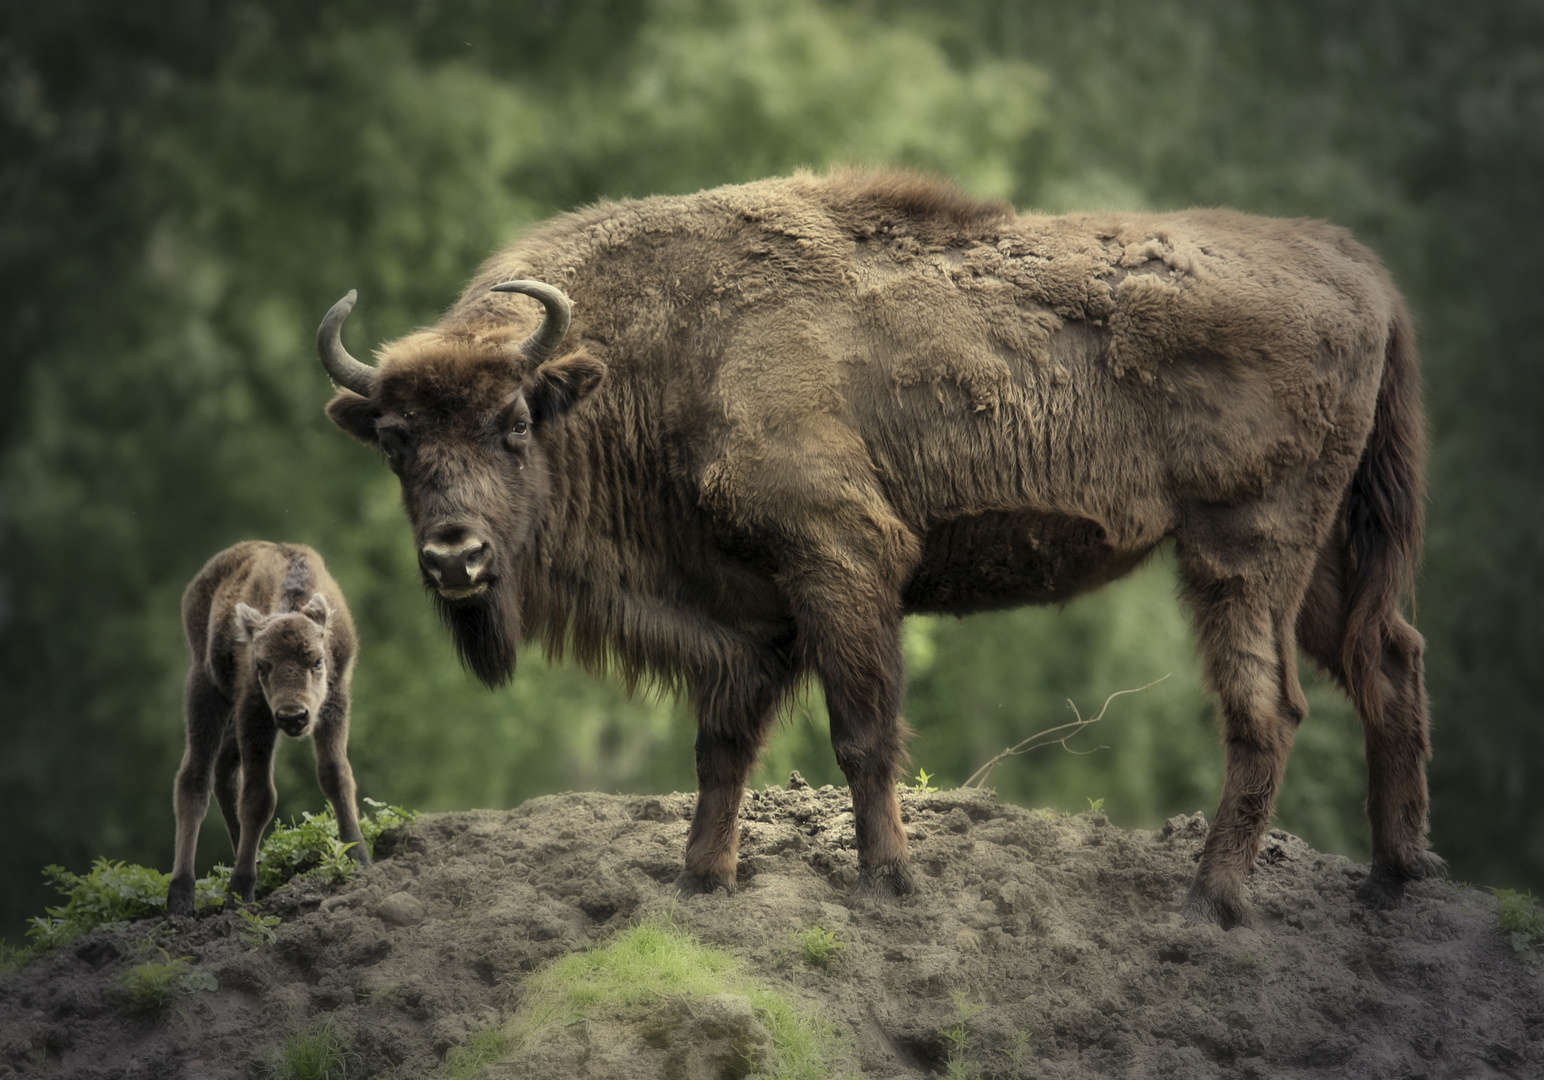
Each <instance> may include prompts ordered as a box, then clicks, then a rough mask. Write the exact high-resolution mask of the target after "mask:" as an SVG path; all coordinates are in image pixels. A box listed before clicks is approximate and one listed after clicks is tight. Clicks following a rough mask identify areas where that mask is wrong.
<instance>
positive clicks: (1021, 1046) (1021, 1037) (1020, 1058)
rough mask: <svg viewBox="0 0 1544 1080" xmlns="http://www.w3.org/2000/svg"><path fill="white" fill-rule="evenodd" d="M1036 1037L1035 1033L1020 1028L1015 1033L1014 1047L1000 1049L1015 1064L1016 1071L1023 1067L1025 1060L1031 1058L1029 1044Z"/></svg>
mask: <svg viewBox="0 0 1544 1080" xmlns="http://www.w3.org/2000/svg"><path fill="white" fill-rule="evenodd" d="M1034 1037H1035V1036H1034V1033H1033V1032H1029V1031H1025V1030H1024V1029H1023V1028H1018V1029H1016V1030H1015V1031H1014V1032H1013V1045H1012V1046H1004V1047H1001V1048H1000V1049H1001V1051H1002V1053H1003V1054H1005V1055H1007V1058H1008V1060H1009V1061H1011V1062H1013V1065H1014V1069H1015V1071H1016V1070H1018V1069H1019V1068H1022V1067H1023V1065H1024V1060H1025V1058H1027V1057H1028V1056H1029V1044H1030V1042H1031V1041H1032V1040H1033V1039H1034Z"/></svg>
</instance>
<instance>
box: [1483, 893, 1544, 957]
mask: <svg viewBox="0 0 1544 1080" xmlns="http://www.w3.org/2000/svg"><path fill="white" fill-rule="evenodd" d="M1491 892H1493V893H1495V894H1496V921H1497V922H1498V924H1499V925H1500V927H1501V932H1502V933H1503V934H1505V935H1506V936H1507V939H1508V940H1509V941H1510V942H1511V943H1512V948H1513V949H1514V950H1516V951H1517V952H1519V953H1534V952H1536V951H1537V950H1538V948H1539V946H1540V945H1544V908H1540V907H1539V902H1538V901H1537V900H1535V899H1534V898H1533V893H1531V892H1518V891H1517V890H1516V889H1492V890H1491Z"/></svg>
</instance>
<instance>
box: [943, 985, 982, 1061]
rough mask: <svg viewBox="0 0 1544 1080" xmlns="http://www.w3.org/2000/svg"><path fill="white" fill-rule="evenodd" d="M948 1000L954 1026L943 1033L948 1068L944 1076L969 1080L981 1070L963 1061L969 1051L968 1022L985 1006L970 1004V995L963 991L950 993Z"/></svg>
mask: <svg viewBox="0 0 1544 1080" xmlns="http://www.w3.org/2000/svg"><path fill="white" fill-rule="evenodd" d="M949 1000H951V1001H952V1002H954V1026H953V1027H951V1028H945V1029H944V1033H943V1035H944V1041H945V1042H947V1043H948V1044H949V1068H948V1071H946V1072H945V1073H944V1075H945V1076H946V1077H947V1078H948V1080H971V1078H973V1077H975V1076H978V1075H980V1072H981V1070H980V1069H978V1068H976V1067H975V1066H972V1065H970V1064H968V1063H967V1062H966V1060H965V1054H966V1052H967V1051H968V1050H969V1049H970V1022H971V1020H972V1019H974V1017H975V1015H976V1014H977V1013H979V1012H980V1011H981V1010H982V1009H984V1008H985V1007H986V1006H984V1005H976V1004H974V1003H972V1002H971V1000H970V995H969V994H967V993H966V992H965V991H963V990H952V991H950V992H949Z"/></svg>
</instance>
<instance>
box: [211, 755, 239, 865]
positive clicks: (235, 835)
mask: <svg viewBox="0 0 1544 1080" xmlns="http://www.w3.org/2000/svg"><path fill="white" fill-rule="evenodd" d="M214 795H215V798H216V799H217V800H218V801H219V804H220V816H221V817H222V818H224V819H225V832H226V835H227V836H229V837H230V840H231V850H232V851H235V850H237V849H238V848H240V847H241V815H240V812H239V810H238V802H239V799H240V795H241V748H240V746H238V745H237V742H236V732H235V730H234V728H227V729H226V732H225V740H224V741H223V742H222V743H221V744H220V753H219V756H218V757H216V758H215V763H214Z"/></svg>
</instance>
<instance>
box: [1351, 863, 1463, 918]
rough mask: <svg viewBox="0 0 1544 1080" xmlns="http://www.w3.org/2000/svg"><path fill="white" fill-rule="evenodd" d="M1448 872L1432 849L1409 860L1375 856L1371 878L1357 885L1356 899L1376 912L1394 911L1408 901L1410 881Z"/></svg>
mask: <svg viewBox="0 0 1544 1080" xmlns="http://www.w3.org/2000/svg"><path fill="white" fill-rule="evenodd" d="M1446 872H1447V863H1445V862H1444V861H1443V860H1442V859H1441V858H1439V857H1438V856H1437V855H1435V854H1433V853H1432V852H1430V851H1423V852H1421V854H1420V855H1418V856H1417V857H1416V858H1415V860H1414V861H1412V862H1409V863H1396V862H1393V861H1392V860H1388V859H1374V860H1373V862H1372V869H1371V870H1370V871H1368V874H1367V880H1366V881H1364V882H1362V883H1361V885H1359V886H1357V890H1356V898H1357V900H1358V901H1360V902H1361V903H1363V904H1366V905H1367V906H1368V907H1370V908H1372V909H1373V910H1374V911H1393V910H1394V909H1395V908H1397V907H1399V905H1400V904H1402V903H1404V899H1405V886H1406V885H1407V884H1409V883H1410V882H1412V881H1424V880H1425V879H1426V878H1430V877H1440V876H1442V875H1443V874H1444V873H1446Z"/></svg>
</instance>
